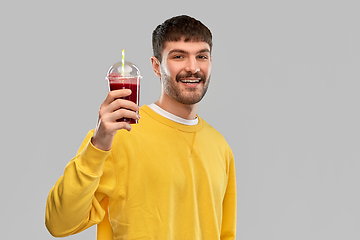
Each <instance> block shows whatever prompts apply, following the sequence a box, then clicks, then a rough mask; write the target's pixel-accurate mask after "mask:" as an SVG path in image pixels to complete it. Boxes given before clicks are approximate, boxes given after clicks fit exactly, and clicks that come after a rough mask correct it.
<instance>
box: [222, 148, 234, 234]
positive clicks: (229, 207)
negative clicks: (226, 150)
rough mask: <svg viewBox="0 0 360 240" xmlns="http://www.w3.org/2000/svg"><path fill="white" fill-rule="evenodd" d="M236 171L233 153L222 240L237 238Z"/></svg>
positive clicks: (224, 204)
mask: <svg viewBox="0 0 360 240" xmlns="http://www.w3.org/2000/svg"><path fill="white" fill-rule="evenodd" d="M235 175H236V171H235V162H234V156H233V154H232V152H231V155H230V163H229V173H228V184H227V188H226V193H225V197H224V200H223V219H222V227H221V237H220V239H221V240H235V237H236V176H235Z"/></svg>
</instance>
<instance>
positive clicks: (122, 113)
mask: <svg viewBox="0 0 360 240" xmlns="http://www.w3.org/2000/svg"><path fill="white" fill-rule="evenodd" d="M121 118H132V119H137V120H139V119H140V116H139V114H138V113H137V112H134V111H131V110H129V109H125V108H122V109H118V110H116V111H115V112H113V113H112V114H110V115H109V117H108V121H110V122H116V121H117V120H118V119H121Z"/></svg>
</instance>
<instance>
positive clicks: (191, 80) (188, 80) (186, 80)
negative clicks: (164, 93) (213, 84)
mask: <svg viewBox="0 0 360 240" xmlns="http://www.w3.org/2000/svg"><path fill="white" fill-rule="evenodd" d="M181 82H183V83H198V82H200V80H196V79H184V80H181Z"/></svg>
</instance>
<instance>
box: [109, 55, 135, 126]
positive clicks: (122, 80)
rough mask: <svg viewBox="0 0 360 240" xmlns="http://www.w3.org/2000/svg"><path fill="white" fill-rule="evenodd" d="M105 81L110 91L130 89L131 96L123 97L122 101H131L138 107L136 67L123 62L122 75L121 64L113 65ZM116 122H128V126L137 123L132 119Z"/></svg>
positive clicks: (122, 119)
mask: <svg viewBox="0 0 360 240" xmlns="http://www.w3.org/2000/svg"><path fill="white" fill-rule="evenodd" d="M106 79H107V80H108V83H109V90H110V91H112V90H118V89H130V90H131V95H129V96H127V97H123V99H126V100H129V101H132V102H134V103H135V104H136V105H139V103H140V79H141V74H140V70H139V68H138V67H137V66H135V65H134V64H132V63H130V62H125V64H124V75H123V74H122V63H121V62H118V63H115V64H114V65H112V66H111V67H110V68H109V70H108V73H107V77H106ZM117 121H124V122H128V123H129V124H136V123H138V120H136V119H132V118H121V119H118V120H117Z"/></svg>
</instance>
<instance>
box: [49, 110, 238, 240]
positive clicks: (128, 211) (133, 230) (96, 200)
mask: <svg viewBox="0 0 360 240" xmlns="http://www.w3.org/2000/svg"><path fill="white" fill-rule="evenodd" d="M140 115H141V120H140V122H139V124H136V125H133V126H132V130H131V131H130V132H127V131H126V130H120V131H118V133H117V134H116V135H115V138H114V142H113V146H112V149H111V150H110V151H101V150H99V149H97V148H95V147H94V146H93V145H92V144H91V141H90V139H91V137H92V135H93V131H90V132H89V134H88V135H87V136H86V138H85V140H84V141H83V143H82V145H81V147H80V149H79V151H78V154H77V155H76V157H75V158H73V159H72V160H71V161H70V162H69V163H68V164H67V166H66V168H65V171H64V175H63V176H62V177H60V179H59V180H58V181H57V182H56V184H55V186H54V187H53V188H52V189H51V191H50V193H49V196H48V199H47V205H46V216H45V223H46V226H47V228H48V230H49V232H50V233H51V234H52V235H53V236H56V237H65V236H68V235H71V234H75V233H78V232H81V231H83V230H85V229H86V228H88V227H90V226H92V225H94V224H97V226H98V229H97V235H98V236H97V239H98V240H114V239H116V240H117V239H119V240H120V239H121V240H135V239H136V240H140V239H141V240H147V239H149V240H150V239H152V240H187V239H189V240H219V239H221V240H228V239H232V240H233V239H235V231H236V180H235V166H234V158H233V154H232V151H231V149H230V147H229V146H228V144H227V143H226V141H225V139H224V138H223V137H222V135H221V134H220V133H219V132H217V131H216V130H215V129H214V128H212V127H211V126H210V125H209V124H208V123H206V122H205V121H204V120H203V119H201V118H199V123H198V124H197V125H194V126H187V125H182V124H179V123H176V122H173V121H171V120H169V119H167V118H164V117H162V116H160V115H158V114H157V113H155V112H153V111H152V110H151V109H150V108H149V107H148V106H146V105H144V106H143V107H141V109H140Z"/></svg>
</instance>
